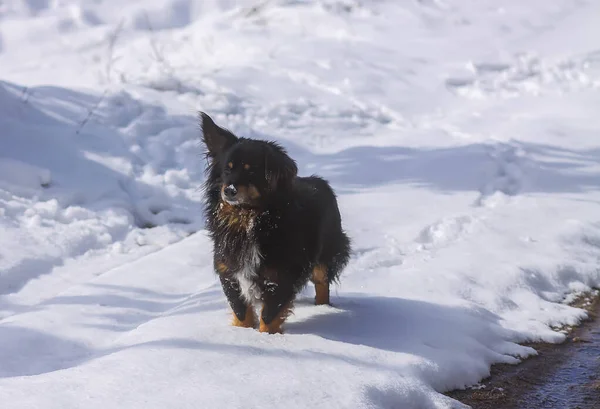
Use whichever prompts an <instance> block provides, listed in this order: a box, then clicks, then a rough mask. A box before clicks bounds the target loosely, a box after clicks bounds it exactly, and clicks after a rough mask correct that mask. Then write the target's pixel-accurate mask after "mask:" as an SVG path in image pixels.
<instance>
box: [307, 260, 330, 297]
mask: <svg viewBox="0 0 600 409" xmlns="http://www.w3.org/2000/svg"><path fill="white" fill-rule="evenodd" d="M311 281H312V282H313V283H314V285H315V292H316V296H315V305H323V304H329V282H328V281H327V268H326V267H325V266H324V265H322V264H317V265H316V266H315V267H314V268H313V271H312V277H311Z"/></svg>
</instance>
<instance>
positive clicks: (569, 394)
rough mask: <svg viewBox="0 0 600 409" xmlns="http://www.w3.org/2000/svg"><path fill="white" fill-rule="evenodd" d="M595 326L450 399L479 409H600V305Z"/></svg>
mask: <svg viewBox="0 0 600 409" xmlns="http://www.w3.org/2000/svg"><path fill="white" fill-rule="evenodd" d="M590 316H591V318H592V320H589V321H586V322H585V323H583V324H582V325H581V326H580V327H579V328H576V329H575V330H574V331H573V332H572V333H571V335H569V337H568V339H567V341H565V342H564V343H562V344H560V345H552V344H537V345H532V346H533V347H534V348H535V349H536V350H537V351H538V353H539V355H538V356H536V357H532V358H529V359H527V360H525V361H524V362H523V363H521V364H519V365H514V366H511V365H498V366H494V367H493V368H492V376H491V377H490V378H489V379H486V380H485V381H483V382H482V385H483V387H482V388H481V389H477V390H466V391H453V392H450V393H448V395H449V396H452V397H453V398H455V399H457V400H459V401H461V402H463V403H466V404H468V405H470V406H471V407H472V408H473V409H600V318H599V317H600V303H599V302H596V303H595V305H594V307H593V308H592V311H590Z"/></svg>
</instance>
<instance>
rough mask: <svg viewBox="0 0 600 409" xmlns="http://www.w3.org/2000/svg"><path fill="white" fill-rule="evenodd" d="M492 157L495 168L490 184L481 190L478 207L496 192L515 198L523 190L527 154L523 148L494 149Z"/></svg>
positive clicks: (504, 146)
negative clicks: (524, 163) (524, 161)
mask: <svg viewBox="0 0 600 409" xmlns="http://www.w3.org/2000/svg"><path fill="white" fill-rule="evenodd" d="M490 156H491V158H492V159H493V160H494V162H495V166H494V169H493V173H492V175H490V178H489V180H488V182H487V183H486V184H485V185H484V186H483V187H482V188H481V196H480V197H479V198H478V199H477V202H476V204H477V205H478V206H481V205H483V204H484V202H485V199H487V198H488V197H489V196H491V195H493V194H494V193H496V192H500V193H503V194H504V195H506V196H515V195H517V194H518V193H519V192H520V191H521V190H522V188H523V182H524V176H525V174H524V171H523V160H524V159H523V157H524V156H525V152H524V151H523V150H522V149H521V148H518V147H514V146H510V145H499V146H496V147H494V149H493V150H492V151H491V152H490Z"/></svg>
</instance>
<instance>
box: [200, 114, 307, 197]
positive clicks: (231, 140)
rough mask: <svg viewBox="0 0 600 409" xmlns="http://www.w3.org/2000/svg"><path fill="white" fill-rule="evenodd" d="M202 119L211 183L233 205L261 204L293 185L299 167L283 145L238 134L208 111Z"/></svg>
mask: <svg viewBox="0 0 600 409" xmlns="http://www.w3.org/2000/svg"><path fill="white" fill-rule="evenodd" d="M200 121H201V125H202V133H203V141H204V144H205V145H206V148H207V157H208V160H209V161H210V178H211V180H210V183H211V184H212V185H213V188H214V187H218V188H219V189H220V200H222V201H223V202H226V203H228V204H230V205H233V206H241V207H250V208H253V207H260V206H261V204H263V203H265V201H266V200H268V198H269V196H270V195H272V194H273V193H274V192H277V191H282V190H285V189H289V188H290V187H291V185H292V183H293V181H294V178H295V177H296V174H297V173H298V168H297V166H296V162H294V160H293V159H292V158H290V157H289V156H288V154H287V153H286V151H285V149H283V148H282V147H281V146H279V145H278V144H276V143H275V142H270V141H260V140H255V139H247V138H238V137H237V136H235V135H234V134H233V133H231V132H229V131H228V130H226V129H223V128H221V127H219V126H218V125H216V124H215V123H214V121H213V120H212V119H211V118H210V117H209V116H208V115H206V114H205V113H204V112H201V113H200Z"/></svg>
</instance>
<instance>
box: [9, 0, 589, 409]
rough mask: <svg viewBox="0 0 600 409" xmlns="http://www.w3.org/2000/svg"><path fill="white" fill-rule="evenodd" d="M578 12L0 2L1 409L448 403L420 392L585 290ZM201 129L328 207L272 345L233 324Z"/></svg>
mask: <svg viewBox="0 0 600 409" xmlns="http://www.w3.org/2000/svg"><path fill="white" fill-rule="evenodd" d="M599 13H600V5H598V4H596V3H595V2H592V1H578V2H572V1H568V0H561V1H554V2H547V1H542V0H536V1H529V2H517V1H516V0H505V1H502V2H495V3H493V4H492V3H487V2H479V1H474V0H470V1H469V0H460V1H453V2H449V1H441V0H431V1H418V2H417V1H393V0H363V1H358V0H344V1H342V0H305V1H300V0H271V1H264V2H263V1H250V0H248V1H244V0H237V1H235V0H231V1H225V0H153V1H128V2H123V1H121V2H117V1H114V0H105V1H102V2H97V1H85V0H79V1H70V2H45V1H35V2H34V1H18V0H14V1H8V2H4V3H2V4H0V79H1V80H2V82H0V402H3V405H7V407H10V408H11V409H12V408H33V407H43V408H51V409H53V408H57V409H58V408H60V409H64V408H81V407H86V408H92V409H93V408H101V407H105V406H106V407H115V408H137V407H139V408H142V407H143V408H161V409H165V408H187V407H189V408H198V407H201V408H225V407H227V408H281V407H289V408H306V407H318V408H397V407H400V408H406V409H411V408H419V409H420V408H459V407H462V405H461V404H460V403H458V402H456V401H453V400H451V399H449V398H447V397H445V396H444V395H442V394H441V392H443V391H446V390H449V389H452V388H462V387H466V386H469V385H473V384H476V383H477V382H478V381H479V380H480V379H481V378H483V377H485V376H486V375H487V374H488V373H489V367H490V365H491V364H493V363H495V362H508V363H517V362H518V361H519V359H521V358H522V357H524V356H527V355H530V354H532V353H535V351H534V350H532V349H531V348H527V347H522V346H519V345H518V343H519V342H522V341H530V340H544V341H550V342H560V341H561V340H562V339H563V337H564V335H563V334H561V333H560V332H559V331H556V330H555V329H556V328H558V327H560V326H561V325H563V324H574V323H577V322H578V321H579V320H580V319H582V318H583V317H584V316H585V314H584V312H583V311H581V310H579V309H575V308H571V307H569V306H567V305H566V304H567V302H568V301H569V300H571V299H572V298H573V297H574V296H575V295H576V294H578V293H579V292H581V291H586V290H589V289H590V288H592V287H594V286H600V269H599V263H598V260H599V259H600V257H599V256H600V211H599V210H598V209H599V208H598V204H599V203H600V192H599V188H600V176H599V175H600V135H599V130H600V120H599V119H597V115H596V112H597V107H598V106H599V105H600V54H599V50H600V41H599V40H597V39H598V38H600V32H599V29H598V27H597V24H596V23H597V18H596V16H598V15H599ZM200 109H201V110H205V111H207V112H208V113H210V114H211V115H213V116H214V118H215V119H216V120H217V121H218V122H219V123H221V124H224V125H226V126H227V127H229V128H231V129H232V130H234V131H235V132H238V133H240V134H242V135H245V136H253V137H268V138H272V139H277V140H279V141H280V142H281V143H282V144H283V145H285V146H286V147H287V148H288V149H289V151H290V152H291V154H292V155H293V156H294V158H295V159H296V160H297V161H298V164H299V168H300V173H301V174H310V173H318V174H321V175H323V176H325V177H327V178H328V179H329V180H330V181H331V182H332V184H333V186H334V187H335V188H336V190H337V192H338V195H339V199H340V207H341V211H342V216H343V219H344V224H345V225H346V227H347V230H348V232H349V234H350V235H351V237H352V239H353V242H354V253H353V257H352V261H351V263H350V265H349V266H348V268H347V269H346V271H345V274H344V276H343V279H342V282H341V285H340V286H339V287H338V288H336V290H335V294H334V296H333V298H332V302H333V304H334V305H333V306H332V307H314V306H312V305H311V299H312V290H311V289H307V290H306V292H305V294H304V295H303V297H302V299H301V300H299V302H298V305H297V308H296V310H295V314H294V315H293V316H292V317H291V318H290V320H289V322H288V324H287V332H286V334H285V335H271V336H268V335H265V334H259V333H257V332H255V331H253V330H245V329H237V328H231V327H229V326H228V325H227V324H228V321H229V312H228V308H227V305H226V302H225V299H224V297H223V295H222V292H221V290H220V287H219V285H218V282H217V280H215V276H214V273H213V272H212V271H211V267H210V266H211V263H212V261H211V245H210V242H209V240H208V238H207V237H206V234H205V232H204V230H203V220H202V214H201V199H202V198H201V191H200V190H199V189H200V187H201V184H202V181H203V166H204V163H203V158H202V155H201V154H202V147H201V146H200V145H199V139H198V136H199V129H198V127H197V124H196V119H195V112H196V111H197V110H200ZM5 402H6V403H5Z"/></svg>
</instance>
